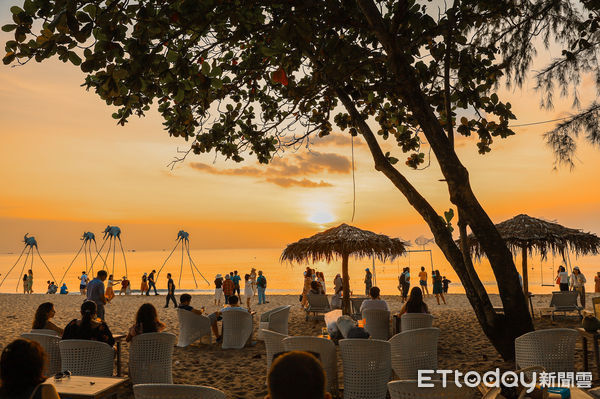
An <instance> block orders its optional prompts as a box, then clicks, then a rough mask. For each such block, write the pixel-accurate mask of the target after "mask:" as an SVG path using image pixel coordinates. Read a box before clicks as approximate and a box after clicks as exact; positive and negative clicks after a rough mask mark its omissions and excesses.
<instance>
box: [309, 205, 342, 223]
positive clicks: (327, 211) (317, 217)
mask: <svg viewBox="0 0 600 399" xmlns="http://www.w3.org/2000/svg"><path fill="white" fill-rule="evenodd" d="M306 213H307V214H308V217H307V219H308V221H309V222H312V223H315V224H318V225H321V226H322V225H325V224H328V223H331V222H333V221H334V220H335V215H334V214H333V212H332V211H331V207H330V206H329V204H327V203H324V202H311V203H310V204H306Z"/></svg>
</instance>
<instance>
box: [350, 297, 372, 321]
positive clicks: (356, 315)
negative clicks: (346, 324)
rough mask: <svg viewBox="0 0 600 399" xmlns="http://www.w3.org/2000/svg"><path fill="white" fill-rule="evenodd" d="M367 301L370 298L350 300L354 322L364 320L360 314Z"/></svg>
mask: <svg viewBox="0 0 600 399" xmlns="http://www.w3.org/2000/svg"><path fill="white" fill-rule="evenodd" d="M365 299H369V298H367V297H364V298H350V303H351V304H352V318H353V319H354V320H358V319H360V318H362V315H361V313H360V307H361V306H362V303H363V301H364V300H365Z"/></svg>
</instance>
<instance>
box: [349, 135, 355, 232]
mask: <svg viewBox="0 0 600 399" xmlns="http://www.w3.org/2000/svg"><path fill="white" fill-rule="evenodd" d="M350 137H351V141H350V142H351V145H352V222H354V215H355V214H356V179H355V178H354V136H353V135H350Z"/></svg>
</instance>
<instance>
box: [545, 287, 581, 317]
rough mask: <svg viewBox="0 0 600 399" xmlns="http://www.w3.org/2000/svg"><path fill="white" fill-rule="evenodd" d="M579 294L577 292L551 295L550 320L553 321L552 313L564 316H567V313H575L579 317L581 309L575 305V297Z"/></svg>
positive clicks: (558, 292) (562, 292)
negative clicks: (560, 313)
mask: <svg viewBox="0 0 600 399" xmlns="http://www.w3.org/2000/svg"><path fill="white" fill-rule="evenodd" d="M578 295H579V293H578V292H577V291H557V292H553V293H552V299H551V300H550V307H551V308H552V316H551V319H552V320H554V313H556V312H562V313H563V314H564V316H565V317H566V316H567V312H577V313H578V314H579V317H581V318H582V317H583V316H582V315H581V311H582V310H583V308H582V307H581V306H578V305H577V297H578Z"/></svg>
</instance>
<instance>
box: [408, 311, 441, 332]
mask: <svg viewBox="0 0 600 399" xmlns="http://www.w3.org/2000/svg"><path fill="white" fill-rule="evenodd" d="M432 325H433V315H430V314H428V313H404V314H403V315H402V316H401V317H400V331H408V330H414V329H417V328H429V327H431V326H432Z"/></svg>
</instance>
